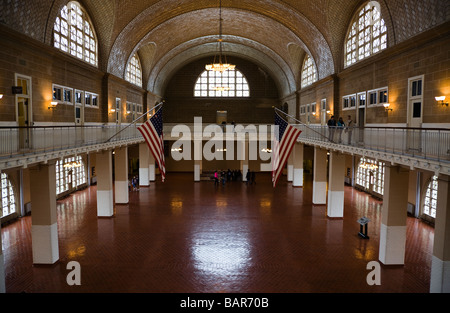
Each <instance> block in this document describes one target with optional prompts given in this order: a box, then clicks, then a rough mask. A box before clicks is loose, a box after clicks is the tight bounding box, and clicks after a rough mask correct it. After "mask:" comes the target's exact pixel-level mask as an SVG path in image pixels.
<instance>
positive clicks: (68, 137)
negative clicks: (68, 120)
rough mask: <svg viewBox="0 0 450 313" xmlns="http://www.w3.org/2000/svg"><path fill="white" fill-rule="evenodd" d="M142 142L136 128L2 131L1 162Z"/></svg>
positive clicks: (0, 133)
mask: <svg viewBox="0 0 450 313" xmlns="http://www.w3.org/2000/svg"><path fill="white" fill-rule="evenodd" d="M140 138H142V136H141V134H140V132H139V131H138V130H137V126H136V125H131V126H128V125H122V126H114V125H113V126H109V125H108V126H107V125H102V126H48V127H47V126H36V127H0V158H7V157H13V156H21V155H29V154H39V153H47V152H52V151H60V150H67V149H73V148H80V147H85V146H93V145H98V144H104V143H107V142H119V141H127V140H139V139H140Z"/></svg>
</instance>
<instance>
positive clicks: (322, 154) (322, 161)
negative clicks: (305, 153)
mask: <svg viewBox="0 0 450 313" xmlns="http://www.w3.org/2000/svg"><path fill="white" fill-rule="evenodd" d="M312 202H313V204H326V203H327V150H324V149H320V148H318V147H315V148H314V177H313V196H312Z"/></svg>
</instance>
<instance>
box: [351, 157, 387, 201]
mask: <svg viewBox="0 0 450 313" xmlns="http://www.w3.org/2000/svg"><path fill="white" fill-rule="evenodd" d="M384 172H385V163H384V162H380V161H376V160H372V159H369V158H361V160H360V162H359V165H358V170H357V172H356V185H358V186H360V187H362V188H363V189H365V190H366V191H368V192H375V193H377V194H379V195H383V194H384Z"/></svg>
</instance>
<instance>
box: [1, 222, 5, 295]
mask: <svg viewBox="0 0 450 313" xmlns="http://www.w3.org/2000/svg"><path fill="white" fill-rule="evenodd" d="M2 251H3V249H2V227H1V224H0V293H5V292H6V285H5V263H4V259H3V252H2Z"/></svg>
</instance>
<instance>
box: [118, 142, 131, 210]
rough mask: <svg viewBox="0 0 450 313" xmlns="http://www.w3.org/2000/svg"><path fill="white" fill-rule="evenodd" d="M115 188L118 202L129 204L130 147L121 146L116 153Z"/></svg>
mask: <svg viewBox="0 0 450 313" xmlns="http://www.w3.org/2000/svg"><path fill="white" fill-rule="evenodd" d="M114 156H115V158H114V179H115V183H114V189H115V199H116V203H118V204H127V203H128V201H129V199H128V192H129V191H128V148H127V147H124V148H119V149H116V150H115V154H114Z"/></svg>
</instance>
